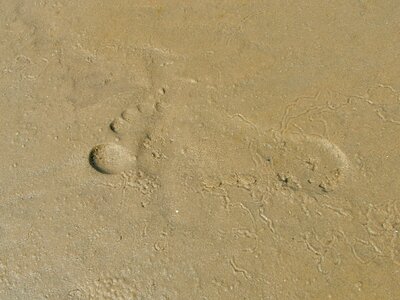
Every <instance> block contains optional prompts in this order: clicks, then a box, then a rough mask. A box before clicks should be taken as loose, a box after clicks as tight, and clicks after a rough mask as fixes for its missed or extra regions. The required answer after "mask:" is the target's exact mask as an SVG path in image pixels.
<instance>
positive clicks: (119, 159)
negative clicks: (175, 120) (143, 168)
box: [89, 103, 158, 174]
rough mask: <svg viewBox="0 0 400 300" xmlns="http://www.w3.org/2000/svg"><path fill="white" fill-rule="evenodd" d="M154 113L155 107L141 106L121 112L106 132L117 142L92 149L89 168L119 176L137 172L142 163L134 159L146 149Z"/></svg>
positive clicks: (156, 104) (155, 105) (155, 111)
mask: <svg viewBox="0 0 400 300" xmlns="http://www.w3.org/2000/svg"><path fill="white" fill-rule="evenodd" d="M157 109H158V103H155V104H151V103H144V104H138V105H137V106H134V107H132V108H128V109H126V110H124V111H123V112H122V113H121V115H120V116H119V117H117V118H116V119H114V120H113V121H112V122H111V124H110V130H112V131H113V132H114V133H115V134H116V135H117V137H118V138H119V141H120V142H119V143H118V144H116V143H114V142H112V143H106V144H100V145H96V146H94V147H93V148H92V150H91V152H90V155H89V162H90V164H91V165H92V167H93V168H94V169H96V170H97V171H99V172H101V173H104V174H120V173H123V172H127V171H132V170H135V169H137V168H138V165H140V162H141V161H142V160H141V159H139V158H138V156H141V155H140V154H141V153H142V152H143V149H144V148H146V147H147V148H149V141H151V131H152V130H151V128H152V124H154V121H155V120H154V117H155V114H156V113H157Z"/></svg>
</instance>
